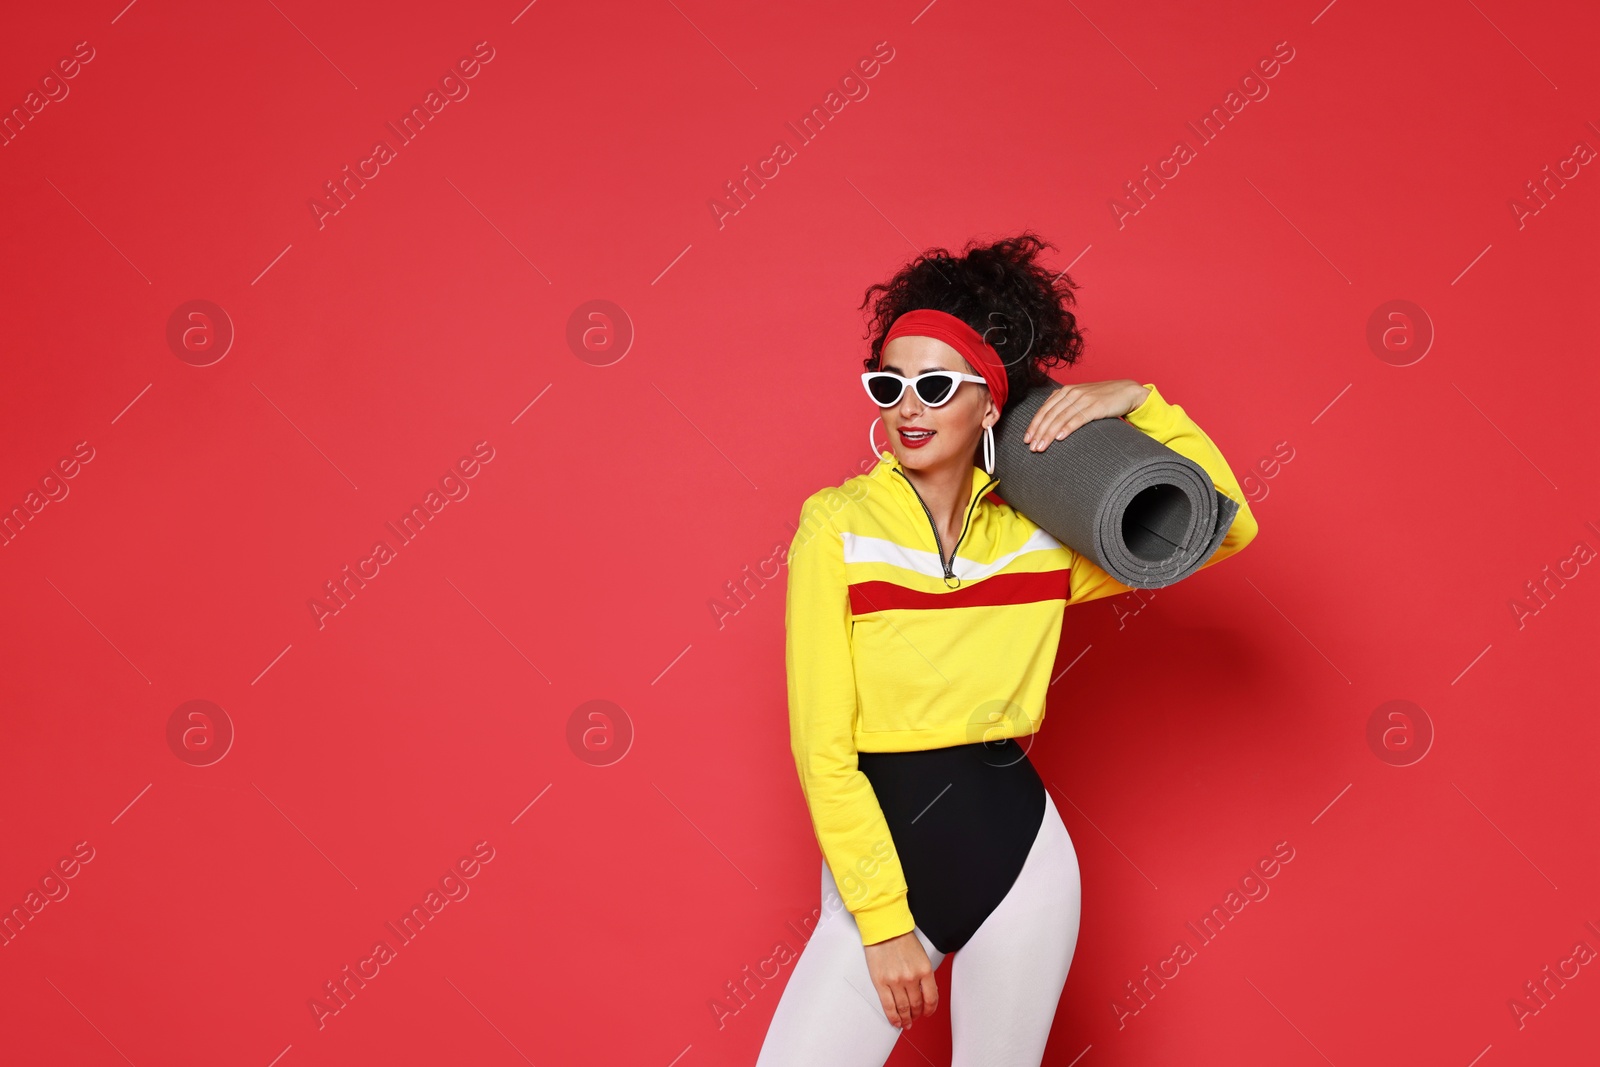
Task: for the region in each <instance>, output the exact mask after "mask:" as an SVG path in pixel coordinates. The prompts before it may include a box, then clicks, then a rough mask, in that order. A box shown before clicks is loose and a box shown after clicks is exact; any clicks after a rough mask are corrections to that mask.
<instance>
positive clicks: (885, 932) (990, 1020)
mask: <svg viewBox="0 0 1600 1067" xmlns="http://www.w3.org/2000/svg"><path fill="white" fill-rule="evenodd" d="M1048 247H1052V246H1050V245H1047V244H1045V243H1044V242H1043V241H1041V240H1040V239H1039V238H1038V237H1036V236H1034V235H1032V234H1029V233H1024V234H1022V235H1020V236H1018V237H1015V238H1011V239H1007V240H1001V241H998V242H995V243H994V244H992V245H988V246H981V247H974V246H973V245H971V244H969V246H968V248H967V249H966V250H965V251H964V253H963V254H962V255H960V256H959V257H954V256H951V255H950V254H949V253H948V252H946V251H945V250H944V249H934V250H932V251H931V252H930V253H929V254H927V255H925V256H922V257H919V258H918V259H917V260H915V261H913V262H912V263H911V264H910V265H908V266H907V267H906V268H904V269H903V270H902V271H900V272H899V273H898V274H897V275H896V276H895V277H894V278H893V279H891V280H890V281H889V282H888V283H887V284H883V285H875V286H872V287H870V288H869V289H868V290H867V299H866V300H863V306H865V305H866V303H867V300H872V298H873V294H874V293H877V299H876V301H875V302H874V308H873V312H872V328H871V330H870V334H871V336H872V354H871V356H869V357H868V358H867V360H866V361H865V365H866V367H867V373H866V374H864V375H863V376H862V377H863V380H864V382H865V384H866V386H867V392H868V395H869V396H870V397H871V398H872V401H873V402H874V403H875V404H876V405H877V407H878V409H879V411H878V416H879V418H880V419H881V420H882V422H883V427H884V430H885V432H886V433H887V434H888V439H889V448H888V449H886V450H883V451H880V452H879V455H878V458H879V462H878V463H877V465H876V466H874V467H873V468H872V470H871V471H869V472H868V473H866V474H863V475H860V476H858V477H855V478H851V479H849V480H848V481H846V482H845V483H844V485H842V486H839V487H836V488H829V489H825V490H822V491H819V492H818V493H815V494H813V495H812V496H811V497H810V498H808V499H807V500H806V503H805V505H804V507H803V509H802V512H801V524H800V528H799V530H798V531H797V533H796V534H795V538H794V542H793V544H792V545H791V546H790V550H789V560H788V565H789V586H788V601H787V609H786V617H785V622H786V626H787V651H786V661H787V669H788V696H789V722H790V741H791V749H792V751H793V753H794V758H795V766H796V769H797V770H798V772H799V776H800V784H801V789H802V791H803V793H804V795H805V799H806V803H807V806H808V808H809V810H810V813H811V817H812V823H813V826H814V827H815V830H816V834H817V841H818V843H819V845H820V846H821V849H822V854H823V864H822V883H821V888H822V917H821V919H820V921H819V922H818V924H817V927H816V929H815V931H814V932H813V933H812V935H811V938H810V940H809V941H807V943H806V946H805V949H804V950H803V951H802V953H801V955H800V958H799V960H798V961H797V962H796V963H795V966H794V971H793V973H792V974H791V975H790V977H789V981H788V983H787V985H786V986H785V988H784V991H783V996H782V998H781V999H780V1001H779V1003H778V1007H777V1010H776V1013H775V1014H774V1016H773V1019H772V1023H771V1025H770V1027H769V1028H768V1031H767V1035H766V1040H765V1042H764V1044H763V1046H762V1049H761V1055H760V1058H759V1059H758V1061H757V1067H788V1065H795V1067H800V1065H805V1067H817V1065H827V1067H856V1065H861V1067H868V1065H871V1067H880V1065H881V1064H882V1063H883V1062H884V1060H885V1059H887V1058H888V1055H889V1052H890V1051H891V1049H892V1048H893V1047H894V1043H895V1041H896V1040H897V1039H898V1037H899V1035H900V1032H901V1030H910V1029H911V1028H912V1026H913V1023H914V1022H915V1020H917V1019H919V1018H922V1017H923V1016H926V1015H931V1014H932V1013H933V1012H935V1011H936V1010H937V1009H938V1006H939V1003H940V995H939V988H938V984H937V982H936V981H935V980H934V972H935V971H936V970H937V969H938V967H939V964H940V963H941V962H942V961H943V959H944V957H945V956H946V955H948V954H951V953H954V960H953V962H952V965H951V987H952V992H951V996H952V1005H951V1022H950V1026H951V1033H952V1042H953V1048H954V1056H953V1064H954V1065H955V1067H972V1065H977V1064H980V1063H982V1064H1007V1065H1012V1064H1018V1065H1024V1064H1038V1063H1039V1062H1040V1061H1041V1059H1042V1058H1043V1056H1044V1048H1045V1042H1046V1040H1047V1038H1048V1037H1049V1034H1050V1026H1051V1022H1052V1020H1053V1019H1054V1016H1055V1009H1056V1003H1057V1001H1058V1000H1059V999H1060V996H1061V990H1062V987H1063V985H1064V984H1065V982H1066V978H1067V968H1068V966H1069V965H1070V964H1071V962H1072V953H1073V948H1074V946H1075V945H1076V943H1077V937H1078V913H1079V902H1080V884H1079V873H1078V862H1077V856H1076V853H1075V852H1074V850H1073V846H1072V840H1071V838H1070V837H1069V836H1068V834H1067V829H1066V826H1065V825H1064V824H1063V823H1062V821H1061V816H1060V814H1059V813H1058V812H1057V811H1056V806H1055V802H1054V801H1053V800H1052V799H1051V797H1050V795H1049V793H1048V791H1047V790H1046V789H1045V788H1044V785H1043V783H1042V782H1041V780H1040V778H1039V775H1038V773H1037V772H1036V771H1035V770H1034V768H1033V765H1032V763H1030V762H1029V760H1028V758H1027V754H1026V752H1025V751H1024V749H1023V748H1022V746H1021V744H1019V741H1018V739H1019V738H1023V739H1028V738H1031V737H1032V735H1033V734H1034V733H1035V732H1037V730H1038V729H1039V727H1040V725H1041V723H1042V722H1043V719H1044V712H1045V697H1046V693H1047V690H1048V686H1049V684H1050V680H1051V677H1052V671H1053V667H1054V664H1055V657H1056V650H1057V647H1058V645H1059V643H1060V635H1061V623H1062V617H1063V611H1064V609H1065V608H1066V606H1067V605H1069V604H1076V603H1080V602H1082V601H1086V600H1093V599H1095V598H1097V597H1104V596H1110V595H1113V594H1116V593H1121V592H1125V591H1127V590H1128V589H1129V587H1128V586H1126V585H1123V584H1122V583H1121V582H1118V581H1117V580H1116V579H1114V578H1112V577H1111V576H1110V575H1109V574H1107V573H1106V572H1105V571H1103V570H1101V569H1100V568H1099V567H1098V566H1096V565H1095V564H1094V563H1092V562H1091V561H1089V560H1088V559H1087V558H1084V557H1082V556H1079V555H1078V554H1077V553H1075V552H1074V551H1073V550H1072V549H1070V548H1068V547H1066V546H1065V545H1063V544H1061V543H1060V542H1059V541H1057V540H1055V539H1054V538H1053V537H1051V536H1050V535H1049V534H1047V533H1046V532H1045V531H1043V530H1042V529H1040V528H1039V527H1038V526H1036V525H1035V524H1033V523H1032V522H1030V521H1029V520H1028V519H1027V518H1026V517H1025V516H1024V515H1022V514H1021V513H1020V512H1018V511H1016V510H1015V509H1014V508H1012V507H1010V506H1009V505H1007V504H1006V503H1004V502H1003V501H1002V500H999V499H997V497H996V495H995V494H994V493H993V492H992V490H994V489H995V488H996V486H997V485H998V479H996V478H995V477H994V476H993V474H992V470H993V427H994V424H995V423H996V422H997V421H998V420H999V418H1000V415H1001V413H1002V412H1003V411H1004V410H1005V407H1006V404H1007V402H1008V401H1009V400H1010V399H1011V398H1014V397H1017V396H1020V395H1021V394H1022V393H1023V392H1024V391H1025V390H1026V389H1027V388H1028V387H1029V386H1032V385H1035V384H1042V383H1043V382H1045V381H1047V380H1048V376H1047V374H1046V369H1047V368H1049V367H1052V366H1056V365H1061V364H1065V365H1068V366H1070V365H1072V364H1073V363H1075V362H1076V361H1077V359H1078V356H1079V354H1080V353H1081V351H1082V347H1083V340H1082V337H1081V335H1080V333H1079V330H1078V328H1077V322H1076V319H1075V317H1074V315H1073V314H1072V312H1070V311H1069V310H1067V307H1068V305H1070V304H1073V303H1074V302H1075V298H1074V296H1073V294H1072V288H1073V283H1072V281H1071V280H1070V279H1068V278H1067V277H1066V276H1065V274H1061V275H1057V276H1055V277H1052V275H1051V273H1050V272H1049V271H1048V270H1046V269H1045V268H1044V267H1043V266H1041V265H1040V264H1038V263H1037V262H1036V261H1035V260H1036V257H1037V256H1038V255H1039V253H1040V251H1041V250H1042V249H1043V248H1048ZM1122 416H1126V417H1127V421H1128V422H1129V423H1131V424H1132V425H1133V426H1135V427H1137V428H1138V429H1140V430H1141V431H1143V432H1145V433H1147V434H1150V435H1151V436H1152V437H1154V438H1155V439H1156V440H1158V441H1161V442H1162V443H1164V444H1166V445H1167V446H1169V447H1171V448H1172V449H1173V450H1175V451H1177V452H1179V453H1181V454H1183V455H1185V456H1187V457H1189V458H1190V459H1193V460H1194V461H1195V462H1197V463H1199V464H1200V465H1201V467H1203V468H1204V469H1205V470H1206V472H1207V473H1208V474H1210V476H1211V478H1212V481H1213V482H1214V483H1215V484H1216V486H1217V487H1218V488H1219V489H1221V490H1222V491H1223V492H1225V493H1227V494H1228V495H1229V496H1230V497H1232V498H1233V499H1234V500H1236V501H1238V502H1239V512H1238V514H1237V516H1236V517H1235V518H1234V522H1233V526H1232V528H1231V529H1230V531H1229V533H1228V535H1227V537H1226V538H1225V539H1224V540H1223V542H1222V544H1221V546H1220V547H1219V548H1218V549H1217V552H1216V553H1215V554H1214V555H1213V556H1212V557H1211V559H1210V560H1208V561H1207V563H1206V564H1205V565H1206V566H1209V565H1210V564H1212V563H1215V562H1217V561H1218V560H1220V559H1223V558H1225V557H1227V556H1229V555H1232V554H1233V553H1234V552H1237V551H1238V550H1239V549H1241V548H1243V547H1244V546H1245V545H1246V544H1247V543H1248V542H1249V541H1250V540H1251V539H1252V538H1253V537H1254V536H1255V533H1256V521H1255V518H1254V516H1252V515H1251V513H1250V510H1249V507H1248V505H1247V504H1246V502H1245V500H1244V494H1243V493H1242V492H1241V491H1240V489H1239V483H1238V481H1237V480H1236V479H1235V478H1234V476H1233V472H1232V471H1231V470H1229V468H1228V465H1227V463H1226V462H1225V461H1224V460H1223V458H1222V456H1221V454H1220V453H1219V452H1218V451H1217V449H1216V447H1215V446H1214V445H1213V444H1212V443H1211V440H1210V439H1209V438H1208V437H1207V436H1206V435H1205V433H1204V432H1203V431H1201V430H1200V428H1199V427H1198V426H1196V425H1195V424H1194V423H1193V422H1192V421H1191V420H1190V419H1189V417H1188V416H1187V415H1186V414H1184V412H1183V410H1182V409H1181V408H1179V407H1176V406H1174V405H1170V404H1168V403H1167V402H1166V401H1165V400H1164V399H1163V398H1162V397H1161V395H1160V393H1159V392H1158V391H1157V390H1156V388H1155V386H1154V385H1148V384H1147V385H1140V384H1139V383H1137V382H1135V381H1132V380H1128V379H1122V380H1116V381H1105V382H1092V383H1087V384H1078V385H1070V386H1066V387H1064V388H1061V389H1060V390H1058V391H1057V392H1055V393H1054V394H1053V395H1052V396H1051V397H1050V399H1049V400H1047V401H1046V402H1045V403H1044V404H1043V405H1042V406H1041V407H1040V408H1039V410H1038V412H1037V414H1036V415H1035V416H1034V418H1033V420H1032V421H1031V422H1030V423H1029V424H1028V427H1027V431H1026V433H1025V440H1026V441H1027V442H1028V446H1029V447H1030V448H1031V449H1032V450H1034V451H1041V450H1043V449H1045V448H1048V447H1049V445H1050V444H1051V442H1053V441H1058V440H1060V439H1062V438H1063V437H1065V436H1066V435H1067V434H1069V433H1071V432H1072V431H1073V430H1074V429H1076V428H1077V427H1079V426H1081V425H1083V424H1084V423H1086V422H1088V421H1090V420H1091V419H1101V418H1117V417H1122ZM876 421H877V420H874V424H876ZM980 441H981V442H982V443H983V445H984V448H983V455H984V465H983V466H978V465H977V461H978V458H979V445H980Z"/></svg>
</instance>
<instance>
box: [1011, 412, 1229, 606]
mask: <svg viewBox="0 0 1600 1067" xmlns="http://www.w3.org/2000/svg"><path fill="white" fill-rule="evenodd" d="M1059 388H1060V386H1059V385H1058V384H1056V383H1054V382H1052V383H1050V384H1048V385H1040V386H1035V387H1034V388H1032V389H1030V390H1028V391H1027V392H1026V393H1024V394H1023V395H1021V396H1019V397H1018V398H1017V400H1016V402H1015V403H1013V404H1012V405H1011V406H1010V407H1009V408H1008V409H1007V410H1006V412H1005V414H1003V415H1002V416H1001V417H1000V421H999V423H997V424H996V425H995V428H994V473H995V476H996V477H998V478H999V479H1000V483H999V485H997V486H996V487H995V492H996V493H998V494H999V496H1000V498H1001V499H1003V500H1004V501H1005V502H1006V503H1008V504H1010V505H1011V506H1012V507H1014V508H1016V509H1017V510H1018V511H1020V512H1022V513H1023V514H1024V515H1026V516H1027V517H1028V518H1029V519H1031V520H1032V521H1033V522H1034V523H1035V524H1037V525H1038V526H1039V527H1040V528H1041V529H1043V530H1044V531H1045V532H1046V533H1048V534H1050V535H1051V536H1052V537H1054V538H1055V539H1056V540H1057V541H1060V542H1061V543H1062V544H1064V545H1066V546H1067V547H1068V548H1071V549H1072V550H1073V551H1075V552H1077V553H1079V554H1080V555H1083V556H1087V557H1088V558H1089V559H1091V560H1093V561H1094V562H1095V563H1097V564H1099V565H1100V567H1101V569H1103V570H1104V571H1106V572H1107V573H1108V574H1110V575H1111V576H1112V577H1113V578H1115V579H1117V581H1119V582H1121V583H1122V584H1123V585H1128V586H1133V587H1134V588H1136V589H1159V588H1160V587H1161V586H1164V585H1171V584H1172V583H1173V582H1176V581H1180V580H1182V579H1184V578H1187V577H1188V576H1189V575H1191V574H1193V573H1194V572H1195V571H1197V570H1199V569H1200V565H1201V564H1202V563H1204V562H1205V561H1206V560H1208V559H1210V558H1211V556H1212V554H1213V553H1215V552H1216V550H1217V546H1219V545H1220V544H1222V539H1223V537H1225V536H1226V535H1227V533H1228V528H1229V527H1230V526H1232V525H1233V519H1234V516H1235V515H1237V514H1238V512H1239V505H1238V503H1237V502H1236V501H1234V500H1233V499H1232V498H1231V497H1229V496H1228V495H1227V494H1226V493H1224V492H1222V491H1221V490H1220V489H1218V488H1217V487H1216V486H1214V485H1212V484H1211V476H1210V475H1209V474H1207V473H1206V472H1205V469H1204V468H1203V467H1201V466H1200V465H1199V464H1198V463H1196V462H1194V460H1192V459H1189V458H1188V457H1186V456H1181V455H1179V454H1178V453H1176V452H1174V451H1173V450H1172V449H1170V448H1168V447H1167V446H1166V445H1164V444H1161V443H1160V442H1159V441H1157V440H1155V439H1154V438H1152V437H1150V436H1149V435H1147V434H1145V433H1143V432H1142V431H1140V430H1139V429H1138V428H1137V427H1135V426H1132V425H1129V424H1128V423H1126V422H1123V421H1122V420H1121V419H1094V420H1091V421H1089V422H1086V423H1084V424H1083V425H1082V426H1079V427H1078V428H1077V429H1076V430H1073V431H1072V432H1071V433H1069V434H1067V436H1066V437H1064V438H1062V439H1061V440H1059V441H1052V442H1051V443H1050V447H1049V448H1047V449H1045V450H1044V451H1043V452H1034V451H1032V450H1030V449H1029V448H1028V445H1027V442H1025V441H1023V439H1022V435H1023V434H1024V433H1025V432H1026V431H1027V429H1028V423H1029V421H1030V420H1032V418H1033V416H1034V413H1035V412H1036V411H1038V410H1039V407H1040V405H1042V404H1043V403H1044V402H1045V400H1046V399H1047V398H1048V397H1049V396H1050V394H1051V393H1053V392H1055V391H1056V390H1057V389H1059Z"/></svg>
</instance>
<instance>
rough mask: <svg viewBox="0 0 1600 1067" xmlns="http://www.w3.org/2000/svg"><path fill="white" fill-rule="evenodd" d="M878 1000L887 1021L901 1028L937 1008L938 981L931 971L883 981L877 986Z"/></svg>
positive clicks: (907, 1028)
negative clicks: (916, 975)
mask: <svg viewBox="0 0 1600 1067" xmlns="http://www.w3.org/2000/svg"><path fill="white" fill-rule="evenodd" d="M878 1001H879V1003H880V1004H881V1005H882V1007H883V1014H884V1017H885V1018H886V1019H888V1020H889V1022H890V1023H891V1024H892V1025H894V1026H898V1027H899V1028H900V1029H902V1030H909V1029H911V1025H912V1023H914V1022H915V1021H916V1020H918V1019H920V1018H922V1017H923V1016H924V1015H932V1014H933V1013H934V1012H935V1011H937V1010H938V1008H939V983H938V981H937V979H935V978H934V976H933V973H932V972H931V971H930V972H929V973H927V974H925V975H922V976H921V977H920V978H919V977H911V978H907V979H904V980H901V981H885V982H883V983H882V984H881V985H879V986H878Z"/></svg>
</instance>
